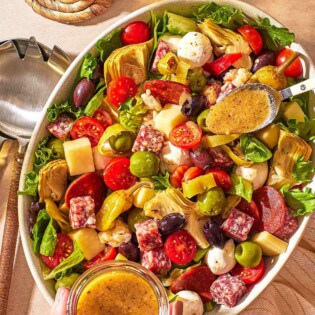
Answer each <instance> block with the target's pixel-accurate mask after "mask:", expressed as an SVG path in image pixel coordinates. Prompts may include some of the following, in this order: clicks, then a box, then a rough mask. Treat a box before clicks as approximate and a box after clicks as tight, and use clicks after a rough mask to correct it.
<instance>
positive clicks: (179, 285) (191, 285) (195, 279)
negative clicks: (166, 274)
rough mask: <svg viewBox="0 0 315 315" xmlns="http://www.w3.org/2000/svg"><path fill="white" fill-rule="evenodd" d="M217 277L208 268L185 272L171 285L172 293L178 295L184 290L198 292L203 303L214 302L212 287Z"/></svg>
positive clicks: (200, 267) (194, 268)
mask: <svg viewBox="0 0 315 315" xmlns="http://www.w3.org/2000/svg"><path fill="white" fill-rule="evenodd" d="M215 279H216V276H215V275H214V274H213V273H212V272H211V270H210V269H209V268H208V267H207V266H197V267H193V268H191V269H188V270H187V271H185V272H184V273H183V274H182V275H181V276H179V277H178V278H177V279H176V280H175V281H174V282H173V283H172V285H171V292H173V293H175V294H176V293H177V292H179V291H182V290H188V291H193V292H196V293H198V294H199V295H200V297H201V299H202V302H203V303H207V302H209V301H211V300H212V295H211V293H210V287H211V284H212V282H213V281H214V280H215Z"/></svg>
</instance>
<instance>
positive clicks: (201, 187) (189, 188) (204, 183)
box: [182, 173, 217, 198]
mask: <svg viewBox="0 0 315 315" xmlns="http://www.w3.org/2000/svg"><path fill="white" fill-rule="evenodd" d="M216 185H217V184H216V182H215V180H214V177H213V175H212V174H211V173H209V174H206V175H201V176H198V177H196V178H194V179H191V180H188V181H187V182H183V183H182V188H183V194H184V196H185V197H186V198H191V197H194V196H196V195H199V194H202V193H204V192H205V191H207V190H208V189H210V188H212V187H215V186H216Z"/></svg>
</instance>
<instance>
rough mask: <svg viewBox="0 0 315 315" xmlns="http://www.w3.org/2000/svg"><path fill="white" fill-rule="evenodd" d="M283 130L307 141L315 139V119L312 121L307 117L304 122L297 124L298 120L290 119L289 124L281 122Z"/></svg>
mask: <svg viewBox="0 0 315 315" xmlns="http://www.w3.org/2000/svg"><path fill="white" fill-rule="evenodd" d="M279 125H280V126H281V128H282V129H284V130H286V131H289V132H292V133H294V134H296V135H297V136H299V137H301V138H303V139H305V140H314V139H315V132H314V127H315V119H310V118H308V117H307V116H306V115H305V116H304V121H300V122H297V121H296V119H289V120H288V121H287V123H286V124H285V123H283V122H280V123H279Z"/></svg>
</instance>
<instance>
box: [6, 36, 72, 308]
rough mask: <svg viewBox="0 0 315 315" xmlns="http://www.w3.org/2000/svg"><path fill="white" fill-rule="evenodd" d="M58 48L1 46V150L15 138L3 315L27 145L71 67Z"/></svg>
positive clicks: (27, 43) (18, 43) (24, 42)
mask: <svg viewBox="0 0 315 315" xmlns="http://www.w3.org/2000/svg"><path fill="white" fill-rule="evenodd" d="M70 62H71V61H70V59H69V57H68V56H67V55H66V54H65V53H64V52H63V51H62V50H61V49H60V48H59V47H57V46H54V47H53V49H52V50H51V49H49V48H48V47H46V46H45V45H43V44H40V43H38V42H37V41H36V39H35V38H34V37H31V38H30V39H29V40H28V39H13V40H8V41H5V42H3V43H0V148H1V144H2V143H3V141H4V140H6V139H16V140H18V142H19V149H18V152H17V154H16V156H15V161H14V165H13V172H12V177H11V182H10V190H9V199H8V204H7V212H6V221H5V226H4V235H3V241H2V248H1V255H0V275H1V281H0V314H5V313H6V309H7V302H8V296H9V289H10V283H11V276H12V271H13V262H14V256H15V249H16V241H17V234H18V209H17V190H18V185H19V177H20V173H21V168H22V162H23V159H24V153H25V151H26V147H27V144H28V142H29V139H30V137H31V135H32V132H33V129H34V127H35V125H36V123H37V121H38V118H39V115H40V112H41V110H42V108H43V107H44V105H45V103H46V101H47V99H48V97H49V95H50V93H51V92H52V90H53V88H54V87H55V85H56V84H57V82H58V81H59V79H60V77H61V76H62V74H63V73H64V72H65V70H66V69H67V68H68V66H69V64H70Z"/></svg>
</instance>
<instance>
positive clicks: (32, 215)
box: [28, 201, 45, 235]
mask: <svg viewBox="0 0 315 315" xmlns="http://www.w3.org/2000/svg"><path fill="white" fill-rule="evenodd" d="M44 208H45V204H44V203H40V202H35V201H33V202H32V203H31V207H30V208H29V210H28V228H29V232H30V234H31V235H32V229H33V227H34V225H35V223H36V220H37V215H38V212H39V210H41V209H44Z"/></svg>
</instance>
